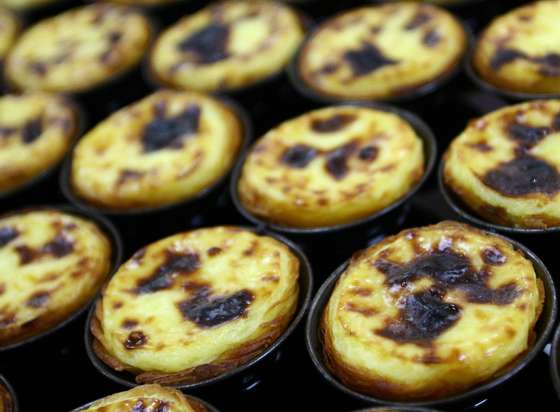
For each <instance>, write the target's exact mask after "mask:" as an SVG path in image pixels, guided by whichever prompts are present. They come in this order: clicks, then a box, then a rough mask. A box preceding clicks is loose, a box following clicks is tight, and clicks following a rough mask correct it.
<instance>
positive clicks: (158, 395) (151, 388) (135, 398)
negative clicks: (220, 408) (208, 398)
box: [80, 385, 207, 412]
mask: <svg viewBox="0 0 560 412" xmlns="http://www.w3.org/2000/svg"><path fill="white" fill-rule="evenodd" d="M80 412H207V408H205V407H204V406H203V405H201V404H200V403H199V402H195V401H194V400H190V399H189V398H187V397H186V396H185V395H183V394H182V393H181V392H179V391H178V390H176V389H172V388H166V387H163V386H159V385H143V386H137V387H136V388H134V389H130V390H128V391H126V392H120V393H116V394H114V395H111V396H107V397H106V398H103V399H99V400H98V401H95V402H93V404H91V405H90V406H88V407H87V408H85V409H81V410H80Z"/></svg>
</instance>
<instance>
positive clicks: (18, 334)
mask: <svg viewBox="0 0 560 412" xmlns="http://www.w3.org/2000/svg"><path fill="white" fill-rule="evenodd" d="M111 254H112V250H111V243H110V241H109V239H108V238H107V236H106V235H105V234H104V233H103V232H102V231H101V229H100V228H99V227H98V226H97V225H96V224H95V223H93V222H90V221H88V220H86V219H84V218H81V217H77V216H74V215H70V214H66V213H62V212H59V211H56V210H50V209H44V210H36V211H23V212H19V213H14V214H10V215H7V216H5V217H3V218H0V267H2V270H1V271H0V347H1V346H6V345H9V344H13V343H16V342H19V341H22V340H24V339H26V338H29V337H33V336H36V335H38V334H40V333H42V332H44V331H47V330H49V329H51V328H53V327H54V326H56V325H57V324H59V323H61V322H62V321H64V320H66V319H67V318H69V317H70V316H71V315H73V314H74V313H75V312H76V311H77V310H79V309H80V308H82V307H84V306H85V305H86V304H87V303H88V302H89V301H90V300H91V299H92V298H93V296H94V295H95V294H96V293H97V290H98V289H99V287H100V286H101V284H102V283H103V282H104V281H105V279H106V278H107V276H108V275H109V271H110V268H111V267H110V266H111Z"/></svg>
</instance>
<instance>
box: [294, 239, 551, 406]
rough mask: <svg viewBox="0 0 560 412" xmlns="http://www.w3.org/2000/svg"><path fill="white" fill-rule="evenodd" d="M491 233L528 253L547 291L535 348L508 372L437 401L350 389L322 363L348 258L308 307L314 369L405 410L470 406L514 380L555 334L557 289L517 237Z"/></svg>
mask: <svg viewBox="0 0 560 412" xmlns="http://www.w3.org/2000/svg"><path fill="white" fill-rule="evenodd" d="M491 234H492V235H493V236H497V237H499V238H501V239H503V240H505V241H507V242H509V243H511V244H512V245H513V247H514V249H515V250H517V251H521V252H522V253H523V254H524V255H525V257H526V258H527V259H529V260H530V261H531V263H532V264H533V268H534V269H535V273H536V275H537V278H539V279H540V280H542V282H543V286H544V291H545V302H544V307H543V311H542V313H541V315H540V317H539V319H538V321H537V323H536V325H535V331H536V333H537V339H536V341H535V343H534V345H533V347H532V348H531V349H530V350H529V351H528V352H526V353H525V354H524V356H523V357H521V358H519V359H518V360H517V361H516V362H515V364H514V365H515V366H512V367H510V368H508V369H507V371H506V372H504V373H503V374H502V375H500V376H498V377H496V378H495V379H492V380H490V381H487V382H486V383H483V384H480V385H477V386H476V387H474V388H473V389H470V390H467V391H464V392H463V393H460V394H458V395H453V396H449V397H446V398H442V399H435V400H424V401H411V402H399V401H390V400H386V399H382V398H378V397H375V396H370V395H366V394H363V393H360V392H357V391H355V390H353V389H350V388H348V387H347V386H345V385H344V384H343V383H342V382H340V381H339V380H338V379H337V378H336V376H334V375H333V374H332V373H331V372H330V370H329V369H328V368H327V366H326V365H325V364H324V362H323V355H322V353H323V344H322V338H321V330H320V328H321V318H322V314H323V312H324V308H325V306H326V305H327V303H328V300H329V299H330V296H331V294H332V291H333V290H334V288H335V286H336V283H337V281H338V279H339V277H340V276H341V275H342V274H343V272H344V271H345V270H346V268H347V267H348V265H349V263H350V260H348V261H346V262H345V263H344V264H342V265H341V266H340V267H339V268H338V269H337V270H335V271H334V272H333V274H332V275H331V276H330V277H329V278H328V279H327V280H326V281H325V283H323V285H321V287H320V289H319V291H318V292H317V294H316V295H315V298H314V299H313V302H312V303H311V308H310V309H309V315H308V317H307V321H306V325H305V343H306V346H307V351H308V353H309V355H310V357H311V360H312V362H313V364H314V365H315V368H316V369H317V370H318V371H319V373H320V374H321V376H322V377H323V378H324V379H325V380H326V381H327V382H328V383H329V384H331V385H332V386H334V387H335V388H337V389H338V390H340V391H342V392H344V393H345V394H347V395H349V396H351V397H353V398H355V399H357V400H360V401H363V402H367V403H370V404H374V405H387V406H393V407H396V408H399V409H403V408H404V409H405V410H406V408H408V407H410V406H413V407H416V406H419V407H439V406H450V405H454V406H459V407H469V406H472V405H475V404H476V403H478V402H479V401H481V400H482V399H483V398H484V397H486V396H487V394H488V392H490V391H491V390H494V389H496V388H497V387H499V386H500V385H503V384H505V383H506V382H507V381H509V380H511V379H512V378H514V377H515V376H516V375H517V374H519V373H520V372H521V371H522V370H523V369H524V368H525V367H526V366H527V365H529V363H531V361H532V360H533V359H534V358H535V357H536V356H537V355H538V354H539V353H541V352H542V351H543V348H544V346H545V345H546V344H547V341H548V337H549V335H550V334H551V333H552V330H553V328H554V322H555V320H556V314H557V311H558V302H557V297H556V290H555V287H554V281H553V279H552V276H551V275H550V273H549V271H548V269H547V268H546V266H545V265H544V263H543V262H542V261H541V260H540V259H539V257H537V256H536V255H535V254H534V253H533V252H532V251H530V250H529V249H528V248H526V247H525V246H523V245H522V244H521V243H519V242H517V241H515V240H512V239H510V238H507V237H505V236H503V235H500V234H495V233H491Z"/></svg>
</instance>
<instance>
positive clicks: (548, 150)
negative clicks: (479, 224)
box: [443, 100, 560, 229]
mask: <svg viewBox="0 0 560 412" xmlns="http://www.w3.org/2000/svg"><path fill="white" fill-rule="evenodd" d="M443 161H444V169H443V177H444V181H445V185H446V186H447V187H448V188H449V189H451V190H452V191H453V192H454V193H455V194H456V195H457V196H458V197H459V198H460V199H461V200H462V201H463V202H464V203H465V204H466V205H467V206H468V207H469V208H470V209H472V210H473V211H474V212H476V213H477V214H478V215H480V216H482V217H483V218H484V219H486V220H488V221H490V222H492V223H498V224H501V225H505V226H512V227H520V228H535V229H537V228H538V229H543V228H549V227H556V226H560V100H543V101H534V102H530V103H522V104H518V105H514V106H509V107H506V108H503V109H500V110H497V111H495V112H492V113H490V114H487V115H485V116H483V117H481V118H479V119H477V120H474V121H471V123H469V125H468V126H467V128H466V129H465V130H464V131H463V132H462V133H461V134H460V135H459V136H458V137H457V138H455V140H454V141H453V142H452V143H451V145H450V146H449V148H448V150H447V152H446V153H445V155H444V160H443Z"/></svg>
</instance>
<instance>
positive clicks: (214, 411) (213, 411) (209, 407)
mask: <svg viewBox="0 0 560 412" xmlns="http://www.w3.org/2000/svg"><path fill="white" fill-rule="evenodd" d="M0 378H1V376H0ZM108 396H110V395H108ZM184 396H185V397H186V398H187V400H189V401H191V402H194V403H196V404H198V405H201V406H204V407H205V408H206V410H207V411H208V412H220V411H218V409H216V408H215V407H213V406H212V405H210V404H209V403H208V402H206V401H203V400H202V399H200V398H196V397H194V396H191V395H184ZM95 402H97V401H93V402H89V403H87V404H85V405H83V406H80V407H78V408H76V409H72V410H71V411H70V412H82V411H85V410H86V409H88V408H90V407H92V406H93V404H94V403H95ZM403 412H405V411H403Z"/></svg>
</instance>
